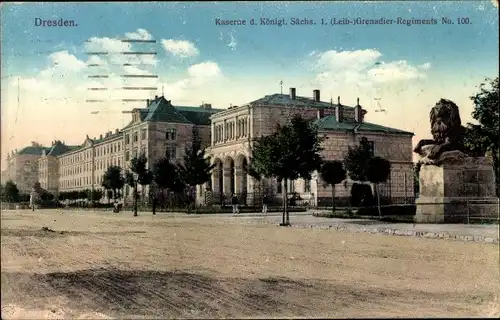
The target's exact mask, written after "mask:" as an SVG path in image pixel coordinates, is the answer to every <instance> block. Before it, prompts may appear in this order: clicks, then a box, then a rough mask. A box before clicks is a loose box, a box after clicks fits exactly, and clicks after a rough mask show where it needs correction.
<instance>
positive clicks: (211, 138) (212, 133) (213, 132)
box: [210, 122, 215, 146]
mask: <svg viewBox="0 0 500 320" xmlns="http://www.w3.org/2000/svg"><path fill="white" fill-rule="evenodd" d="M210 140H211V141H210V145H212V146H213V145H214V144H215V123H213V122H212V124H211V126H210Z"/></svg>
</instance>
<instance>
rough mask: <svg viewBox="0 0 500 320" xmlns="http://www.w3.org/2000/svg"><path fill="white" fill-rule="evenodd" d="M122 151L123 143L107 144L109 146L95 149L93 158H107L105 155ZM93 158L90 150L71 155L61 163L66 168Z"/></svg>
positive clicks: (62, 159)
mask: <svg viewBox="0 0 500 320" xmlns="http://www.w3.org/2000/svg"><path fill="white" fill-rule="evenodd" d="M121 149H122V148H121V143H120V142H115V143H112V144H107V145H103V146H99V147H95V148H94V150H93V152H94V154H93V156H94V157H101V156H105V155H107V154H110V153H117V152H120V151H121ZM91 158H92V150H91V149H89V150H86V151H83V152H79V153H76V154H74V155H71V156H69V157H64V158H61V160H60V161H61V165H63V166H66V165H70V164H73V163H77V162H80V161H85V160H90V159H91Z"/></svg>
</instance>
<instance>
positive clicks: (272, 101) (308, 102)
mask: <svg viewBox="0 0 500 320" xmlns="http://www.w3.org/2000/svg"><path fill="white" fill-rule="evenodd" d="M248 105H279V106H296V107H308V108H333V107H335V106H336V104H334V103H331V102H324V101H314V99H312V98H308V97H300V96H296V97H295V99H291V98H290V95H288V94H282V93H275V94H271V95H267V96H265V97H263V98H260V99H257V100H255V101H252V102H250V103H248ZM342 107H344V109H353V107H349V106H345V105H342Z"/></svg>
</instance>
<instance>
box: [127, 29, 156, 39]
mask: <svg viewBox="0 0 500 320" xmlns="http://www.w3.org/2000/svg"><path fill="white" fill-rule="evenodd" d="M125 36H126V37H127V38H128V39H132V40H152V39H153V37H152V36H151V34H150V33H149V32H148V31H147V30H144V29H137V31H136V32H127V33H125Z"/></svg>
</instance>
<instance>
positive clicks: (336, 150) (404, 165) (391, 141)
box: [317, 132, 414, 203]
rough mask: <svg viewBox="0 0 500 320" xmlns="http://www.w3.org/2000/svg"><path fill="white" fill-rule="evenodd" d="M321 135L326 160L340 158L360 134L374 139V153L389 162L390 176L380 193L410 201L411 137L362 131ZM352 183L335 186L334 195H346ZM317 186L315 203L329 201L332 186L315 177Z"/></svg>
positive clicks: (411, 171)
mask: <svg viewBox="0 0 500 320" xmlns="http://www.w3.org/2000/svg"><path fill="white" fill-rule="evenodd" d="M320 134H321V135H324V136H326V138H327V139H326V140H325V141H324V142H323V144H322V146H323V148H324V150H323V152H322V155H323V157H324V158H325V159H327V160H339V161H343V160H344V158H345V156H346V155H347V152H348V150H349V147H355V146H357V145H359V140H360V139H361V137H366V138H367V139H368V140H369V141H373V142H374V155H375V156H380V157H383V158H385V159H387V160H389V161H390V162H391V176H390V179H389V180H388V181H387V182H386V183H382V184H380V186H379V189H380V194H381V196H385V197H390V198H403V199H404V198H405V196H406V197H407V198H408V199H409V200H411V199H412V198H413V197H414V187H413V162H412V161H411V160H412V141H411V138H412V137H411V136H408V135H407V136H402V135H390V134H378V133H363V132H358V133H356V134H354V133H344V132H321V133H320ZM405 176H406V181H405ZM353 183H354V181H351V180H350V179H348V180H347V181H346V183H341V184H338V185H336V188H335V195H336V197H339V198H347V197H349V196H350V192H351V187H352V185H353ZM317 185H318V190H317V195H318V202H321V203H331V197H332V190H331V187H330V186H328V187H324V186H323V182H322V181H321V179H320V178H318V183H317ZM405 187H406V192H405ZM403 201H404V200H403Z"/></svg>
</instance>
